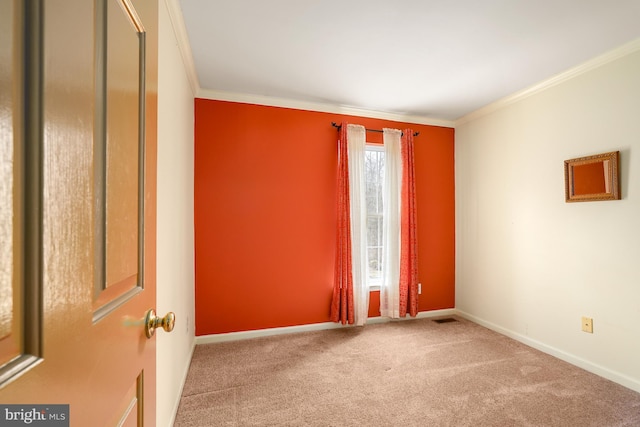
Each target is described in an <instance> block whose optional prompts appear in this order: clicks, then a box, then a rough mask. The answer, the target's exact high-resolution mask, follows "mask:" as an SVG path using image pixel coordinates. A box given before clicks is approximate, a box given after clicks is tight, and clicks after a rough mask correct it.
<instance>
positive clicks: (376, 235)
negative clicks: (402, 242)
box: [364, 144, 384, 287]
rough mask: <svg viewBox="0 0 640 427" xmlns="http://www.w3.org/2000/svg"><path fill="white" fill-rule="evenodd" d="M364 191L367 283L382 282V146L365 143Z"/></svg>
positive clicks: (374, 285) (373, 285)
mask: <svg viewBox="0 0 640 427" xmlns="http://www.w3.org/2000/svg"><path fill="white" fill-rule="evenodd" d="M364 170H365V172H364V173H365V189H366V190H365V191H366V195H365V197H366V205H367V285H368V286H369V287H377V286H380V285H381V284H382V267H383V265H382V257H383V251H382V212H383V211H382V209H383V205H382V203H383V201H382V191H383V180H384V147H383V146H382V145H377V144H376V145H373V144H367V148H366V152H365V167H364Z"/></svg>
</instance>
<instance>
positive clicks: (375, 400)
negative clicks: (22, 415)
mask: <svg viewBox="0 0 640 427" xmlns="http://www.w3.org/2000/svg"><path fill="white" fill-rule="evenodd" d="M456 319H457V320H458V321H456V322H451V323H442V324H438V323H436V322H434V321H432V320H430V319H419V320H408V321H401V322H392V323H385V324H376V325H367V326H365V327H364V328H346V329H334V330H328V331H319V332H307V333H301V334H292V335H280V336H275V337H268V338H258V339H253V340H247V341H236V342H230V343H220V344H207V345H199V346H197V347H196V349H195V352H194V356H193V360H192V362H191V367H190V370H189V373H188V376H187V381H186V384H185V387H184V392H183V397H182V400H181V402H180V406H179V409H178V413H177V415H176V422H175V426H179V427H194V426H501V427H502V426H562V427H568V426H594V427H595V426H597V427H605V426H606V427H609V426H640V394H639V393H636V392H634V391H632V390H629V389H627V388H625V387H622V386H620V385H617V384H615V383H613V382H611V381H608V380H606V379H603V378H600V377H598V376H596V375H593V374H591V373H589V372H586V371H584V370H582V369H580V368H577V367H575V366H572V365H570V364H568V363H565V362H563V361H561V360H558V359H556V358H553V357H551V356H548V355H546V354H544V353H541V352H539V351H537V350H534V349H532V348H530V347H527V346H525V345H523V344H520V343H519V342H517V341H514V340H511V339H509V338H507V337H504V336H502V335H499V334H497V333H495V332H493V331H490V330H488V329H486V328H483V327H481V326H478V325H476V324H474V323H472V322H469V321H466V320H464V319H460V318H456ZM639 363H640V362H639Z"/></svg>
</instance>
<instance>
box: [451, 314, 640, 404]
mask: <svg viewBox="0 0 640 427" xmlns="http://www.w3.org/2000/svg"><path fill="white" fill-rule="evenodd" d="M455 314H457V315H459V316H460V317H463V318H465V319H467V320H470V321H472V322H473V323H477V324H478V325H481V326H484V327H485V328H488V329H491V330H492V331H495V332H498V333H499V334H501V335H504V336H507V337H509V338H513V339H514V340H516V341H520V342H521V343H523V344H526V345H528V346H529V347H533V348H535V349H536V350H540V351H542V352H543V353H547V354H549V355H551V356H554V357H557V358H558V359H561V360H564V361H565V362H568V363H571V364H572V365H574V366H577V367H579V368H582V369H584V370H585V371H589V372H591V373H593V374H596V375H598V376H600V377H603V378H606V379H608V380H611V381H613V382H615V383H618V384H620V385H622V386H624V387H627V388H629V389H631V390H633V391H636V392H638V393H640V382H639V381H638V380H636V379H633V378H631V377H628V376H626V375H623V374H621V373H619V372H616V371H612V370H611V369H608V368H605V367H604V366H600V365H598V364H595V363H592V362H590V361H588V360H585V359H582V358H581V357H578V356H575V355H573V354H570V353H567V352H565V351H563V350H560V349H558V348H555V347H552V346H550V345H548V344H545V343H543V342H540V341H537V340H534V339H531V338H530V337H527V336H525V335H522V334H519V333H517V332H514V331H512V330H510V329H506V328H503V327H501V326H498V325H496V324H494V323H491V322H488V321H486V320H484V319H481V318H479V317H476V316H474V315H471V314H469V313H466V312H464V311H462V310H458V309H456V310H455Z"/></svg>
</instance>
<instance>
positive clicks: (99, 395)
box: [0, 0, 158, 426]
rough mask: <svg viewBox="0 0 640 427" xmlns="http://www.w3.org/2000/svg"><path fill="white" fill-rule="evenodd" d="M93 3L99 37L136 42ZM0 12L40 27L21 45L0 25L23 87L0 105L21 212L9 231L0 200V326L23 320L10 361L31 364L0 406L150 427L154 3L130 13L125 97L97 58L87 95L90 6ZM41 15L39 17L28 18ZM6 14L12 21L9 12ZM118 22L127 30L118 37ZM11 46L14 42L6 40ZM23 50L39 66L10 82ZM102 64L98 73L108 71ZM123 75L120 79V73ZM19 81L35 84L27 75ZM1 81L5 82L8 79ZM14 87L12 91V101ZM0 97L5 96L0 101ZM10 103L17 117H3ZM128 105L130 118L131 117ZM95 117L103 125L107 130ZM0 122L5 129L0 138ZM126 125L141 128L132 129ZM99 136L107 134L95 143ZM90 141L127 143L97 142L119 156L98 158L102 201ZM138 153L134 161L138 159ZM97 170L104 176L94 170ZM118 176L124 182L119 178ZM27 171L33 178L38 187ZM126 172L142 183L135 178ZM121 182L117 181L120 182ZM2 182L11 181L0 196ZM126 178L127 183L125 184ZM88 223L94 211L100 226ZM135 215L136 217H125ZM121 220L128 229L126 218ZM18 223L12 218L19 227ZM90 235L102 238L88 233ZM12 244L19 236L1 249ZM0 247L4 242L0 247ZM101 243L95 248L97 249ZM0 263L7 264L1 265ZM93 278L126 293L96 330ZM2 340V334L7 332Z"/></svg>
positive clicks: (93, 55) (51, 3) (71, 1)
mask: <svg viewBox="0 0 640 427" xmlns="http://www.w3.org/2000/svg"><path fill="white" fill-rule="evenodd" d="M105 1H106V2H107V4H106V6H107V7H108V8H111V9H113V11H114V13H113V15H114V16H118V17H119V18H122V19H120V21H119V22H120V24H118V25H115V26H111V27H109V26H107V39H108V40H118V37H119V35H118V36H116V34H115V33H116V32H118V33H119V32H123V33H126V35H123V38H124V39H125V40H126V43H125V44H127V45H129V44H130V40H131V36H132V35H133V37H134V40H139V37H138V34H137V32H136V31H134V30H133V29H132V26H131V24H130V23H129V21H128V20H127V19H128V16H127V14H125V13H124V11H123V10H122V9H121V6H120V3H119V0H105ZM6 3H10V4H11V6H7V5H6ZM109 3H111V4H109ZM0 4H2V5H3V6H2V7H3V8H5V7H12V8H13V9H19V10H20V11H22V10H23V9H22V8H23V7H24V8H25V9H24V15H25V22H27V21H29V20H30V19H32V18H33V16H34V15H35V18H34V21H35V22H38V21H39V22H40V24H39V25H38V26H37V27H36V30H37V29H38V28H39V29H42V31H43V33H42V38H38V37H34V36H33V33H29V34H28V37H23V35H21V34H20V32H19V31H20V30H16V28H22V27H23V26H24V25H23V24H24V22H23V21H21V20H20V25H16V24H15V22H14V24H13V28H14V30H13V31H12V30H7V29H6V28H5V24H6V17H5V14H4V13H1V15H2V18H1V19H2V30H1V31H2V39H1V40H2V42H1V43H2V44H3V45H2V46H0V51H1V52H0V55H6V53H5V52H4V50H6V49H7V47H6V46H4V43H5V41H6V38H5V37H4V36H5V34H7V32H10V33H11V34H13V35H14V37H13V40H12V41H11V44H12V47H11V48H10V49H11V50H12V51H13V54H12V55H10V57H11V58H12V61H11V62H12V66H11V67H10V69H11V70H14V75H13V76H12V77H20V78H19V79H21V78H23V76H27V77H24V80H25V85H21V84H15V80H16V79H13V81H14V83H13V86H14V91H13V93H17V94H18V99H17V100H13V101H11V100H9V101H6V100H5V97H4V95H3V98H1V99H0V108H1V110H0V111H1V112H0V114H1V115H0V120H2V121H1V124H2V126H1V127H0V132H2V134H1V138H0V140H1V141H2V144H3V146H2V154H1V156H2V157H0V161H1V163H0V180H2V182H3V183H2V184H0V185H3V187H0V191H3V192H5V193H6V192H9V193H11V194H13V195H14V200H13V202H12V203H13V205H14V206H13V210H14V211H15V210H16V209H18V210H20V209H22V210H23V211H19V212H18V213H19V215H15V216H14V218H18V220H19V221H18V222H25V224H16V223H15V222H14V223H11V222H10V220H9V219H8V216H7V215H5V214H4V212H5V209H4V203H7V202H6V200H5V198H4V197H2V202H0V203H3V206H2V207H3V209H2V212H3V214H2V215H0V233H3V236H4V233H6V232H7V231H6V230H7V229H8V228H10V229H11V233H10V234H11V235H12V236H14V238H13V241H12V243H11V245H10V246H11V251H12V252H13V256H11V252H10V251H9V250H7V251H5V246H3V247H2V249H3V250H2V264H0V265H1V266H2V270H0V278H2V280H3V282H2V283H3V284H2V288H0V289H2V292H3V294H2V296H3V301H4V296H5V295H8V291H7V289H9V288H8V287H6V286H5V284H4V281H5V280H6V279H5V277H6V275H7V274H10V275H12V276H13V278H12V279H11V280H12V285H13V286H14V287H15V286H18V288H17V289H18V290H19V291H20V292H16V291H15V289H14V287H12V288H11V291H12V295H11V298H12V299H13V304H12V308H11V310H12V312H13V313H12V314H11V316H13V317H15V316H16V314H15V313H17V312H18V311H22V312H23V313H24V314H25V316H24V317H25V319H26V320H25V325H24V327H23V329H24V330H22V331H19V332H20V335H21V336H27V338H28V339H27V340H25V341H24V344H23V345H22V347H21V348H20V349H19V352H20V353H23V354H26V355H31V357H32V359H35V360H36V362H37V363H32V365H31V367H30V368H29V369H25V370H23V371H22V372H20V373H19V374H17V375H13V378H12V381H9V382H5V383H4V384H3V385H2V388H0V402H2V403H21V404H37V403H43V404H47V403H49V404H56V403H57V404H70V419H71V425H72V426H87V425H117V424H119V423H120V421H122V423H123V425H147V426H153V425H155V424H156V423H155V338H151V339H147V338H146V336H145V333H144V324H143V319H144V315H145V313H146V311H147V310H148V309H149V308H152V307H153V306H154V305H155V234H156V233H155V179H156V178H155V173H156V167H155V159H156V157H155V156H156V141H155V137H156V131H155V127H156V96H157V95H156V80H157V70H156V68H157V20H158V19H157V4H156V3H155V2H154V1H150V0H139V1H134V2H132V6H133V7H134V8H135V9H136V10H137V15H138V16H139V19H140V22H141V23H142V24H143V25H144V34H143V36H142V37H143V38H144V39H145V48H144V50H143V52H142V53H143V55H142V56H143V58H144V61H143V62H142V66H140V62H139V58H140V49H139V45H137V47H138V56H137V57H136V58H134V61H131V60H130V59H131V58H130V55H128V56H127V58H128V59H127V61H125V62H126V64H125V68H126V67H130V66H132V64H134V63H135V64H137V67H138V68H139V69H138V72H137V75H139V73H140V70H144V71H146V73H145V77H144V79H143V80H142V83H143V84H141V81H138V80H139V79H136V81H135V82H134V83H135V84H134V86H135V87H132V86H131V83H132V79H131V78H130V76H128V77H125V78H122V80H121V75H120V74H119V72H118V67H119V66H120V65H121V64H120V63H119V62H118V61H119V58H118V59H114V58H113V57H117V56H118V55H116V54H111V55H109V54H108V53H107V54H106V55H105V56H106V58H107V59H106V60H107V62H108V63H107V64H105V69H107V70H109V71H110V72H109V73H107V78H106V81H107V84H106V86H105V88H111V89H109V91H107V90H106V89H105V92H106V93H107V95H106V96H102V97H101V96H100V95H99V92H100V91H99V90H98V89H99V88H98V84H99V78H97V73H96V71H97V70H98V69H99V65H100V63H101V61H104V57H103V56H101V55H102V52H100V51H99V49H97V43H96V37H95V34H96V31H97V30H99V28H96V25H98V27H99V25H100V24H99V21H100V19H101V18H100V15H99V13H100V10H99V6H100V4H101V2H100V1H96V2H93V1H86V0H46V2H44V1H42V0H40V1H35V0H31V1H17V0H16V1H14V2H7V1H6V0H2V1H0ZM42 6H46V7H44V8H41V7H42ZM114 6H115V7H114ZM1 12H4V9H3V10H2V11H1ZM116 12H117V13H119V14H120V15H117V14H116ZM13 15H14V16H15V15H16V13H15V10H14V13H13ZM116 22H118V21H117V20H116ZM96 23H98V24H96ZM122 23H124V24H127V25H128V27H125V26H123V25H121V24H122ZM36 33H37V31H36ZM16 34H18V37H15V35H16ZM23 39H25V40H28V41H29V42H30V43H33V44H34V45H36V47H39V48H41V57H40V59H41V62H42V64H43V66H39V65H38V62H37V61H35V62H34V61H29V62H28V64H29V67H32V68H33V67H34V64H35V68H36V69H35V70H33V69H26V70H23V71H21V72H20V73H19V76H16V75H15V74H16V73H15V70H16V69H18V70H19V69H20V64H21V61H20V60H19V59H18V60H16V57H18V58H19V57H20V55H18V54H17V53H16V52H18V53H20V52H23V51H27V55H31V54H33V52H31V51H30V50H29V49H26V48H25V49H23V48H22V47H21V46H20V44H21V42H22V40H23ZM114 43H117V42H114ZM134 44H135V43H134ZM36 50H37V49H36ZM30 52H31V53H30ZM131 52H133V49H132V50H131ZM36 53H37V52H36ZM34 55H35V54H34ZM131 55H135V54H134V53H132V54H131ZM36 56H37V55H36ZM136 61H137V62H136ZM109 62H113V63H111V64H109ZM2 63H3V64H4V63H5V62H4V60H3V61H2ZM109 66H112V68H108V67H109ZM127 70H128V72H130V71H131V69H129V68H127ZM0 73H2V76H1V78H2V83H1V84H2V85H4V84H5V81H4V80H5V78H6V72H5V71H4V68H3V69H2V70H0ZM31 74H33V75H34V76H36V77H33V78H31V77H29V76H30V75H31ZM12 77H11V76H10V77H9V79H8V80H9V81H11V79H12ZM19 79H18V80H19ZM3 87H4V86H3ZM16 87H17V89H16ZM21 87H25V88H26V89H25V90H24V91H22V90H20V88H21ZM141 87H143V88H144V90H143V91H142V98H143V99H144V101H145V102H144V104H145V105H146V108H139V104H140V102H139V100H132V98H136V97H137V95H135V93H136V92H138V91H140V88H141ZM2 93H3V94H4V93H5V91H4V90H2ZM34 93H35V94H34ZM132 93H133V95H132ZM109 94H112V95H109ZM119 97H121V98H123V99H124V104H126V105H127V107H126V108H124V107H123V108H122V109H121V110H119V109H118V108H117V107H116V106H115V105H116V104H117V105H118V106H119V105H120V101H118V99H120V98H119ZM111 100H113V101H114V104H113V108H112V110H118V111H115V112H113V111H112V112H111V113H109V111H110V109H109V105H108V103H109V101H111ZM21 102H22V103H24V104H25V106H26V108H24V109H21V108H16V105H18V104H20V103H21ZM12 103H13V104H12ZM105 104H106V105H105ZM134 104H136V105H138V107H131V106H132V105H134ZM7 109H9V110H11V113H9V114H14V115H15V113H16V112H19V111H26V112H27V116H28V117H25V118H24V120H16V119H15V117H14V118H12V119H7V118H6V117H5V116H6V115H7V114H6V111H7ZM100 109H103V110H102V111H104V112H105V114H104V118H105V121H104V128H103V129H101V128H100V126H101V124H100V121H99V120H98V119H97V113H96V112H97V111H99V110H100ZM133 110H135V111H133ZM114 116H119V117H120V120H115V119H116V118H117V117H114ZM122 116H124V117H122ZM141 118H142V119H143V120H140V119H141ZM109 119H114V120H113V121H112V123H110V122H109ZM7 123H11V125H10V126H6V124H7ZM138 123H142V125H141V126H138ZM109 127H110V129H111V131H110V132H106V129H107V128H109ZM102 130H105V133H108V134H109V136H111V135H121V138H118V141H120V140H121V139H122V140H125V141H127V142H126V143H120V142H118V143H115V142H114V143H111V144H110V142H109V141H110V139H109V138H108V137H107V138H106V146H107V153H109V149H112V151H115V152H119V150H120V148H121V147H120V146H119V144H120V145H122V146H124V147H125V148H124V151H123V154H118V156H122V157H123V158H126V161H125V160H122V159H120V157H118V156H115V155H114V157H113V159H112V160H111V162H112V163H113V168H112V169H113V173H112V175H113V176H118V178H117V179H116V178H114V180H111V179H109V178H107V179H105V180H104V186H103V187H102V188H103V193H102V194H100V189H99V188H100V187H99V186H98V185H97V178H96V177H97V176H99V174H100V173H102V172H105V175H107V174H108V173H107V171H108V170H109V166H108V165H109V155H111V154H107V155H105V156H104V157H102V158H101V156H100V154H99V153H98V152H97V151H96V149H95V146H94V143H95V141H96V140H97V138H96V135H99V134H100V132H101V131H102ZM140 135H142V136H140ZM139 140H142V141H144V147H145V150H141V151H136V153H135V154H133V157H134V158H135V160H134V161H133V162H131V161H130V158H129V156H131V155H132V154H131V150H133V148H132V146H135V150H137V149H138V141H139ZM6 141H8V142H6ZM132 141H133V142H132ZM5 144H8V145H9V148H10V149H9V150H5V148H6V147H4V145H5ZM38 147H41V150H38ZM11 148H12V149H13V154H11V155H12V156H17V157H20V156H22V154H21V153H23V152H24V157H25V159H24V162H23V161H22V159H20V161H19V162H13V163H12V161H11V159H8V160H7V156H9V155H8V154H7V152H9V153H11ZM34 153H35V154H34ZM139 153H142V154H143V155H142V156H140V154H139ZM34 155H35V156H36V157H37V158H38V159H39V162H38V161H36V162H32V163H33V164H35V165H36V169H37V170H36V171H35V173H36V176H35V178H34V177H29V175H28V174H25V175H23V174H22V172H23V171H22V170H15V169H16V168H17V169H20V168H21V166H20V165H22V164H23V163H24V164H26V165H29V161H28V158H30V157H32V156H34ZM14 160H15V159H14ZM102 161H103V163H102V164H103V165H104V168H103V169H100V168H101V166H100V162H102ZM7 162H8V163H10V164H12V165H13V169H14V170H12V171H9V172H7V171H6V169H7V168H6V164H7ZM33 164H32V166H31V169H33ZM16 165H17V166H16ZM141 165H142V167H141ZM38 166H39V167H38ZM27 169H29V167H27ZM123 169H124V170H123ZM129 169H131V170H132V172H131V174H130V171H129ZM38 171H39V172H40V173H41V177H39V178H38V176H37V173H38ZM139 171H140V172H141V173H142V175H141V176H142V177H143V179H138V178H137V176H136V174H137V173H138V172H139ZM7 176H9V178H7ZM16 176H17V177H18V179H17V180H16V178H15V177H16ZM23 176H26V178H24V180H25V182H24V185H22V182H21V180H22V179H23V178H22V177H23ZM123 176H126V177H127V178H126V179H121V178H122V177H123ZM11 177H13V181H12V182H11V181H9V184H7V180H8V179H10V178H11ZM132 177H133V178H132ZM129 179H131V181H129V182H125V181H128V180H129ZM34 180H35V182H36V184H38V183H39V185H40V187H39V188H38V186H37V185H36V186H35V187H34V186H33V185H31V184H30V183H31V182H32V181H34ZM139 183H144V192H143V193H142V195H141V197H139V198H138V192H139V190H140V189H141V188H142V187H140V186H139V185H138V184H139ZM7 185H9V186H10V189H9V190H7V189H5V187H6V186H7ZM112 186H113V187H114V188H112ZM34 188H35V193H36V194H35V195H34V194H33V193H34ZM110 194H112V196H111V199H113V200H119V199H120V197H121V195H123V196H122V197H124V198H125V199H126V200H127V204H128V203H130V201H131V200H132V199H133V198H135V199H136V200H135V201H133V206H132V207H131V206H124V204H120V205H118V201H114V202H112V206H111V208H112V209H111V208H109V207H107V208H106V209H102V207H103V206H108V205H109V203H110V201H111V199H110V197H109V195H110ZM133 194H134V195H135V196H132V195H133ZM100 197H103V198H102V199H100ZM23 198H25V199H26V200H29V199H31V198H34V199H35V202H34V203H35V205H34V204H29V203H24V204H21V203H18V202H17V200H22V199H23ZM38 200H39V203H40V204H38ZM101 200H102V201H101ZM101 203H102V205H101ZM16 206H17V207H16ZM23 206H25V207H24V208H23ZM110 209H111V210H110ZM30 212H31V213H33V214H34V215H35V220H34V222H35V224H36V226H31V225H29V224H27V222H28V220H29V218H28V214H29V213H30ZM100 212H106V213H105V214H103V215H101V214H100ZM132 212H133V213H132ZM139 212H140V213H143V216H140V215H138V213H139ZM131 216H133V220H130V218H131ZM123 217H125V218H126V220H123V219H122V218H123ZM22 218H26V219H25V220H24V221H23V220H22ZM108 218H113V221H112V224H114V223H117V222H118V221H120V222H123V223H124V224H125V225H124V226H122V227H123V228H121V227H120V226H119V225H118V226H113V225H112V227H111V228H110V227H109V225H108V224H107V219H108ZM142 220H144V221H142ZM23 225H24V226H23ZM100 230H107V231H105V232H104V233H103V234H101V232H100ZM110 233H111V235H113V238H112V239H111V240H109V238H108V236H109V234H110ZM33 234H36V236H33ZM121 234H122V235H124V236H125V237H124V238H123V237H122V236H121ZM16 235H17V236H19V237H18V238H15V236H16ZM132 235H133V237H132ZM25 236H26V237H25ZM138 236H140V237H138ZM2 240H3V242H4V237H3V239H2ZM107 240H109V242H110V243H109V244H108V243H106V242H107ZM32 242H36V243H37V245H36V249H35V251H27V250H26V249H25V248H26V247H27V246H29V245H32V244H33V243H32ZM113 242H117V244H114V245H113V246H114V249H113V252H114V253H116V255H114V256H115V257H116V258H115V259H116V261H113V260H114V258H111V261H112V263H110V262H111V261H110V260H109V257H108V256H107V254H108V253H109V250H108V249H107V248H108V247H109V245H110V244H112V243H113ZM3 245H6V243H3ZM16 247H18V250H17V252H16ZM101 248H102V249H101ZM101 251H102V253H101V254H100V252H101ZM34 252H35V255H33V253H34ZM23 253H24V254H25V255H24V256H23V255H22V254H23ZM99 255H101V256H102V259H103V260H105V259H106V261H105V262H104V263H102V265H101V264H100V263H99V262H97V260H99V259H100V258H99ZM29 256H33V257H35V260H31V261H29V259H26V258H28V257H29ZM7 257H9V258H12V260H11V261H10V262H8V261H6V258H7ZM117 257H122V258H123V259H124V262H120V261H118V260H117ZM23 258H24V259H23ZM7 265H13V266H15V265H20V266H24V268H22V267H20V268H18V269H17V270H16V268H14V270H13V271H12V272H11V271H10V272H9V273H7V272H6V271H7V268H6V266H7ZM109 265H113V266H114V267H113V271H114V274H113V279H110V280H107V277H110V278H111V277H112V276H108V273H107V271H108V269H105V268H104V266H109ZM22 271H24V274H23V273H22ZM101 274H103V276H102V277H103V278H104V279H105V280H104V281H102V283H103V284H104V288H106V289H107V290H108V289H109V287H110V286H106V284H107V282H109V283H110V284H111V283H113V284H117V283H118V282H121V281H122V278H126V277H131V276H136V280H135V282H134V284H133V285H132V288H135V292H134V293H131V294H128V296H127V298H125V299H119V300H118V303H117V304H115V305H110V306H109V310H106V311H102V312H101V316H98V317H97V318H96V316H95V312H96V308H97V307H98V306H99V300H98V297H99V296H100V295H101V293H99V292H97V291H96V283H98V281H99V280H98V279H97V278H96V277H99V276H100V275H101ZM30 276H35V279H29V277H30ZM34 281H35V282H37V283H39V284H40V285H39V286H40V288H39V290H40V292H41V293H38V292H34V293H32V294H33V296H35V303H33V302H32V303H27V302H28V301H26V300H27V299H29V296H30V295H31V294H30V291H29V290H28V288H29V286H31V285H30V283H31V282H34ZM36 287H37V286H36ZM36 290H37V289H36ZM23 291H26V292H25V295H26V297H27V298H25V301H17V300H16V298H15V296H16V294H21V293H22V292H23ZM38 295H42V299H41V300H40V301H38V300H37V296H38ZM32 299H33V298H32ZM5 309H6V308H5V306H4V305H3V306H2V313H3V314H2V316H4V318H7V312H6V311H5ZM38 316H41V318H40V319H39V318H38ZM13 317H12V318H13ZM5 323H6V321H5ZM18 323H19V322H18ZM10 325H11V329H10V331H14V330H15V327H16V322H12V323H10ZM18 326H20V325H18ZM39 326H41V334H39V330H38V327H39ZM34 331H35V332H34ZM0 335H2V334H0ZM4 335H5V336H6V335H7V333H4ZM9 335H10V336H12V335H13V332H11V333H10V334H9ZM2 341H5V339H2ZM132 390H133V392H132Z"/></svg>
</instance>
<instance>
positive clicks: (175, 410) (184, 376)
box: [158, 339, 196, 427]
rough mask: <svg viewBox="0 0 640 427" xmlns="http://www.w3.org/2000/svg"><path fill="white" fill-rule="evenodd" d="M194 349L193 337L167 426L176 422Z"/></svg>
mask: <svg viewBox="0 0 640 427" xmlns="http://www.w3.org/2000/svg"><path fill="white" fill-rule="evenodd" d="M195 349H196V340H195V339H194V340H193V341H191V351H190V352H189V357H188V359H187V362H188V363H186V364H185V366H184V369H183V372H182V381H180V391H179V393H178V394H177V395H176V401H175V402H174V404H173V409H172V410H171V412H170V413H171V414H172V415H171V419H170V420H169V421H168V423H167V427H170V426H172V425H174V424H175V422H176V415H178V407H179V406H180V399H182V391H183V390H184V385H185V383H186V382H187V375H188V374H189V367H190V366H191V360H192V359H193V351H194V350H195ZM158 422H160V420H158Z"/></svg>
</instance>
